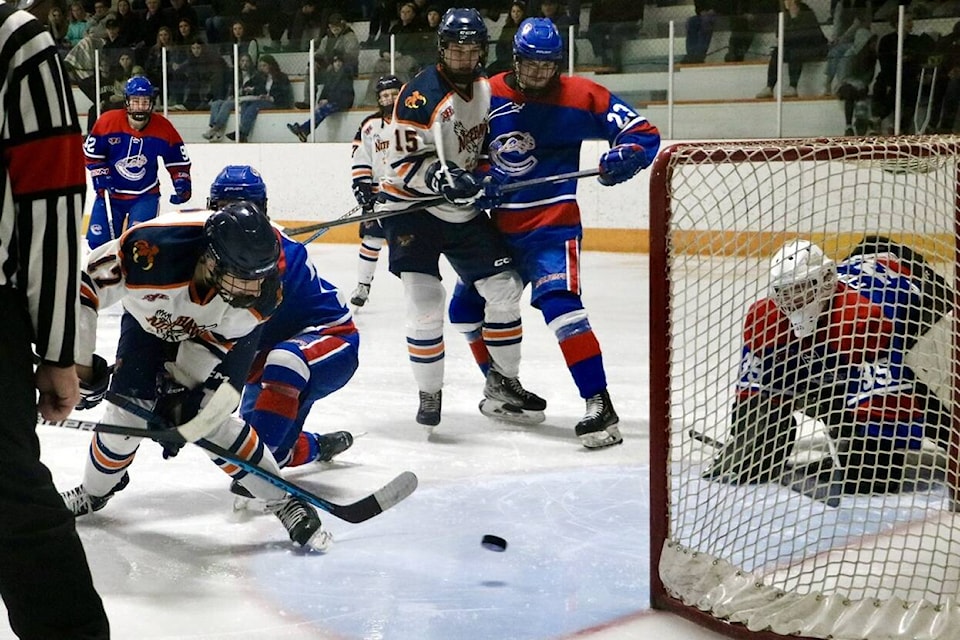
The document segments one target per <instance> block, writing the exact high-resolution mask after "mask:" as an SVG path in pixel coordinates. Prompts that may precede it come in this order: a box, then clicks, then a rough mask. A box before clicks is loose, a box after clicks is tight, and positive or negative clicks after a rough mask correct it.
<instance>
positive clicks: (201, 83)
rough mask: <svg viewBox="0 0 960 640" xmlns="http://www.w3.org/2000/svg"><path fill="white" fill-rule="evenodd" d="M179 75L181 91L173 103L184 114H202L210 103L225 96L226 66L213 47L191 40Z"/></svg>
mask: <svg viewBox="0 0 960 640" xmlns="http://www.w3.org/2000/svg"><path fill="white" fill-rule="evenodd" d="M180 71H181V72H182V73H183V91H182V93H181V94H180V95H179V96H178V97H179V98H180V99H179V100H177V101H176V102H177V104H182V105H183V106H184V107H185V108H186V110H187V111H206V110H208V109H209V108H210V103H211V102H212V101H213V100H221V99H223V98H224V97H225V96H226V93H227V91H226V80H227V63H226V62H224V60H223V58H222V57H221V56H220V54H219V53H217V50H216V45H208V44H205V43H203V42H201V41H200V40H194V41H193V43H191V44H190V54H189V55H188V56H187V59H186V61H185V62H184V64H183V66H182V67H180Z"/></svg>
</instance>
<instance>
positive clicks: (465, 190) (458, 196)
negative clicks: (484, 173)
mask: <svg viewBox="0 0 960 640" xmlns="http://www.w3.org/2000/svg"><path fill="white" fill-rule="evenodd" d="M448 175H449V177H450V179H449V180H448V179H447V176H448ZM427 188H428V189H430V190H431V191H436V192H437V193H439V194H440V195H442V196H443V198H444V200H446V201H447V202H449V203H451V204H456V205H471V204H473V203H474V201H475V200H476V199H477V195H478V194H479V193H480V192H481V191H482V190H483V185H481V184H480V181H479V180H477V178H476V177H475V176H474V175H473V174H472V173H470V172H469V171H467V170H466V169H463V168H461V167H458V166H457V165H455V164H453V163H451V162H448V163H447V168H446V171H442V170H441V169H440V162H439V161H437V162H434V163H433V164H432V165H430V166H429V167H428V168H427Z"/></svg>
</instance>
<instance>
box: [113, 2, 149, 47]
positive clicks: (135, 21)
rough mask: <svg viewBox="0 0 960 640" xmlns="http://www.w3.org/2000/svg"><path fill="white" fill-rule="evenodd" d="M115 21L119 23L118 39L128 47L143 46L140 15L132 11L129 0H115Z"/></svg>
mask: <svg viewBox="0 0 960 640" xmlns="http://www.w3.org/2000/svg"><path fill="white" fill-rule="evenodd" d="M117 22H118V23H120V40H122V41H123V43H124V44H126V45H127V46H128V47H137V48H139V47H141V46H143V38H142V37H141V35H140V33H141V29H140V16H139V15H137V14H136V13H134V12H133V8H132V7H131V6H130V0H117Z"/></svg>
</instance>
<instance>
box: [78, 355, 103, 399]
mask: <svg viewBox="0 0 960 640" xmlns="http://www.w3.org/2000/svg"><path fill="white" fill-rule="evenodd" d="M109 386H110V366H109V365H108V364H107V361H106V360H104V359H103V358H101V357H100V356H98V355H96V354H94V355H93V378H92V379H91V380H90V382H84V381H83V380H81V381H80V401H79V402H77V409H81V410H83V409H93V408H94V407H95V406H97V405H98V404H100V401H101V400H103V397H104V396H105V395H106V394H107V387H109Z"/></svg>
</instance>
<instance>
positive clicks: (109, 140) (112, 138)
mask: <svg viewBox="0 0 960 640" xmlns="http://www.w3.org/2000/svg"><path fill="white" fill-rule="evenodd" d="M121 140H122V138H120V137H119V136H110V137H109V138H107V144H120V141H121Z"/></svg>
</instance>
